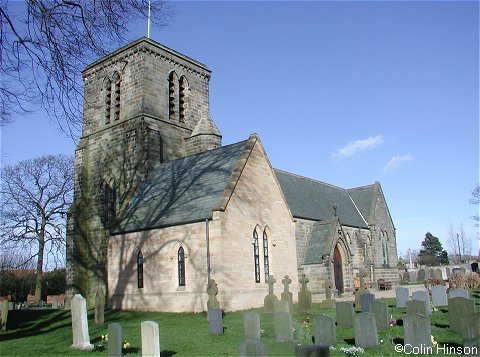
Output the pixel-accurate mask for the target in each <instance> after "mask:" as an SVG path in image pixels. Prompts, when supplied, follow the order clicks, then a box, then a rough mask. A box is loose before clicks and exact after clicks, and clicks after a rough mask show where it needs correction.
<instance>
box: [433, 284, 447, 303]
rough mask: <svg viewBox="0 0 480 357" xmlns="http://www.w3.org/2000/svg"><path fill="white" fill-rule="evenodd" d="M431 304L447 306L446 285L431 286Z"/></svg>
mask: <svg viewBox="0 0 480 357" xmlns="http://www.w3.org/2000/svg"><path fill="white" fill-rule="evenodd" d="M432 304H433V306H448V301H447V287H446V286H443V285H434V286H432Z"/></svg>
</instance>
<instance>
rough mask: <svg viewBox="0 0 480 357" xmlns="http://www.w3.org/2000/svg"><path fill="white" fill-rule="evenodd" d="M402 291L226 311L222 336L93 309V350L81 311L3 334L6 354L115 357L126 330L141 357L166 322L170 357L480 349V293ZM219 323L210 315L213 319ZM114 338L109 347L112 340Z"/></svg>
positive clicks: (28, 317) (196, 318) (22, 321)
mask: <svg viewBox="0 0 480 357" xmlns="http://www.w3.org/2000/svg"><path fill="white" fill-rule="evenodd" d="M402 289H405V288H402V287H401V288H400V289H398V290H397V292H396V298H379V299H375V296H373V294H369V293H368V292H365V293H364V294H361V295H360V299H359V301H360V304H357V306H356V307H354V302H353V301H337V302H336V303H335V302H334V303H333V304H332V305H330V306H328V304H312V305H311V312H309V313H305V312H300V310H303V311H305V306H301V304H296V303H295V304H293V305H292V307H291V308H292V312H293V313H289V312H288V311H290V310H289V309H290V304H289V303H282V300H279V301H280V303H278V302H277V304H276V310H275V311H276V312H275V313H272V312H266V311H265V309H264V308H258V309H250V310H247V311H236V312H226V313H223V314H222V315H223V318H222V316H220V319H221V326H222V330H221V331H220V332H219V333H212V329H211V325H210V326H209V322H208V318H207V313H206V312H203V313H157V312H155V313H154V312H141V311H119V310H109V309H107V310H105V312H104V316H103V322H101V321H98V323H95V321H96V316H95V310H94V309H89V310H88V311H86V316H87V320H88V336H87V338H89V343H90V344H91V346H90V348H87V350H80V349H75V348H72V347H71V346H72V318H71V314H72V313H74V312H73V308H72V310H67V309H52V308H49V307H48V306H46V307H43V308H29V309H21V310H12V311H9V314H8V321H7V329H6V331H2V332H1V333H0V344H1V351H0V352H1V354H2V355H4V356H31V355H36V356H50V355H62V356H86V355H98V356H103V355H108V349H109V348H110V346H109V343H111V339H112V338H113V337H112V336H114V334H113V333H112V332H111V331H112V330H110V329H112V328H113V327H117V328H118V325H120V326H121V332H122V333H121V336H117V338H118V339H120V340H121V341H119V343H120V344H121V354H122V355H125V356H140V355H142V338H143V337H142V333H141V324H142V322H145V321H153V322H155V323H156V324H158V333H159V341H160V342H159V349H160V354H161V355H162V356H174V355H175V356H238V355H240V346H241V345H242V343H244V342H245V341H246V340H247V339H249V341H256V342H254V343H255V344H260V343H261V345H262V348H264V349H265V351H266V355H269V356H294V355H295V350H296V348H297V355H302V354H301V352H298V348H299V345H305V346H313V342H312V336H315V335H316V336H317V338H318V339H320V340H322V341H320V342H322V343H327V344H329V345H330V348H329V354H330V355H331V356H345V355H348V354H347V352H345V351H344V350H342V349H352V348H355V346H359V345H360V346H363V349H364V352H363V354H361V355H365V356H377V355H378V356H382V355H383V356H386V355H387V356H392V355H397V354H399V355H401V354H404V353H403V352H402V353H398V352H396V345H398V344H401V345H403V344H407V343H408V344H411V345H412V346H415V345H416V344H418V343H422V344H423V343H425V346H427V345H428V346H432V348H433V351H434V353H433V354H436V352H435V351H436V349H435V348H436V346H438V347H439V348H440V350H439V351H440V352H439V354H440V355H442V354H445V353H441V352H442V351H445V350H442V348H446V347H448V348H450V349H452V348H454V349H456V350H457V351H458V348H462V346H464V345H463V344H464V343H470V342H472V341H473V344H475V343H476V345H478V340H479V336H478V334H479V331H478V330H479V328H478V313H477V314H474V312H475V311H476V310H477V307H476V306H477V305H479V304H480V292H478V291H477V292H472V291H470V292H468V291H462V290H461V289H456V290H458V291H451V292H450V293H449V294H450V295H448V301H447V298H446V297H447V296H445V294H446V291H445V290H443V291H440V292H437V290H439V289H435V292H433V293H432V296H429V295H428V293H426V292H425V293H423V294H422V292H421V291H419V292H415V293H413V294H408V291H407V294H405V290H402ZM370 295H372V296H370ZM409 295H410V296H409ZM465 295H466V296H467V297H468V298H466V297H465ZM425 299H429V301H432V299H433V300H434V301H435V302H436V303H438V304H440V305H444V306H435V305H432V304H428V305H427V304H425V303H424V301H425ZM342 300H343V299H342ZM335 305H336V306H335ZM462 316H463V317H462ZM284 317H286V318H287V320H290V318H291V325H290V323H289V322H288V323H287V324H286V326H287V327H286V328H284V329H283V331H279V330H278V326H276V325H277V324H278V323H279V322H278V320H281V319H282V318H284ZM214 318H215V317H214V316H213V315H211V316H210V319H214ZM217 318H218V316H217ZM469 319H471V321H470V323H471V325H472V326H473V327H474V328H473V330H471V331H470V333H472V331H473V335H472V336H471V340H470V342H465V341H466V340H464V337H462V325H461V323H462V321H463V320H466V321H469ZM97 320H98V317H97ZM335 322H336V324H335ZM116 324H118V325H116ZM109 325H110V326H109ZM247 326H248V327H247ZM290 326H291V330H290ZM372 326H374V328H372ZM73 328H74V329H76V328H77V327H75V326H74V327H73ZM142 328H143V327H142ZM317 329H318V330H317ZM217 332H218V331H217ZM107 334H109V340H108V341H106V339H105V335H107ZM431 336H433V338H434V341H433V345H431V344H430V343H431V341H430V338H431ZM102 337H103V338H102ZM74 340H75V338H74ZM124 347H125V348H124ZM397 348H398V347H397ZM352 351H353V350H350V352H352ZM303 355H305V354H303ZM350 355H351V354H350ZM416 355H423V354H422V353H420V354H416ZM425 355H426V354H425Z"/></svg>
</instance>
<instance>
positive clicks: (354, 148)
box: [332, 135, 383, 159]
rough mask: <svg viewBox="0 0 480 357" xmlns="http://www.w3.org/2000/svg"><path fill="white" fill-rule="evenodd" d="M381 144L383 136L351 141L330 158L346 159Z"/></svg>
mask: <svg viewBox="0 0 480 357" xmlns="http://www.w3.org/2000/svg"><path fill="white" fill-rule="evenodd" d="M381 143H383V135H377V136H370V137H368V138H366V139H361V140H356V141H352V142H349V143H348V144H347V145H345V146H344V147H343V148H341V149H339V150H337V151H335V152H334V153H332V157H333V158H335V159H343V158H347V157H350V156H353V155H355V154H357V153H360V152H362V151H365V150H371V149H375V148H376V147H377V146H378V145H380V144H381Z"/></svg>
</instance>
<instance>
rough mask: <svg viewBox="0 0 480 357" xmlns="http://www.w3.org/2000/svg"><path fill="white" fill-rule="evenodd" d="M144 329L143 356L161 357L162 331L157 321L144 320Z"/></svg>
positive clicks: (142, 327) (142, 324)
mask: <svg viewBox="0 0 480 357" xmlns="http://www.w3.org/2000/svg"><path fill="white" fill-rule="evenodd" d="M140 326H141V331H142V356H144V357H147V356H148V357H160V333H159V330H158V324H157V323H156V322H155V321H143V322H142V323H141V324H140Z"/></svg>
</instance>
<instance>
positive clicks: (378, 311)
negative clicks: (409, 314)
mask: <svg viewBox="0 0 480 357" xmlns="http://www.w3.org/2000/svg"><path fill="white" fill-rule="evenodd" d="M370 312H371V313H372V314H374V315H375V323H376V324H377V331H385V330H387V329H388V326H389V324H390V320H389V314H388V304H387V303H386V302H383V301H373V302H372V303H371V304H370Z"/></svg>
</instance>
